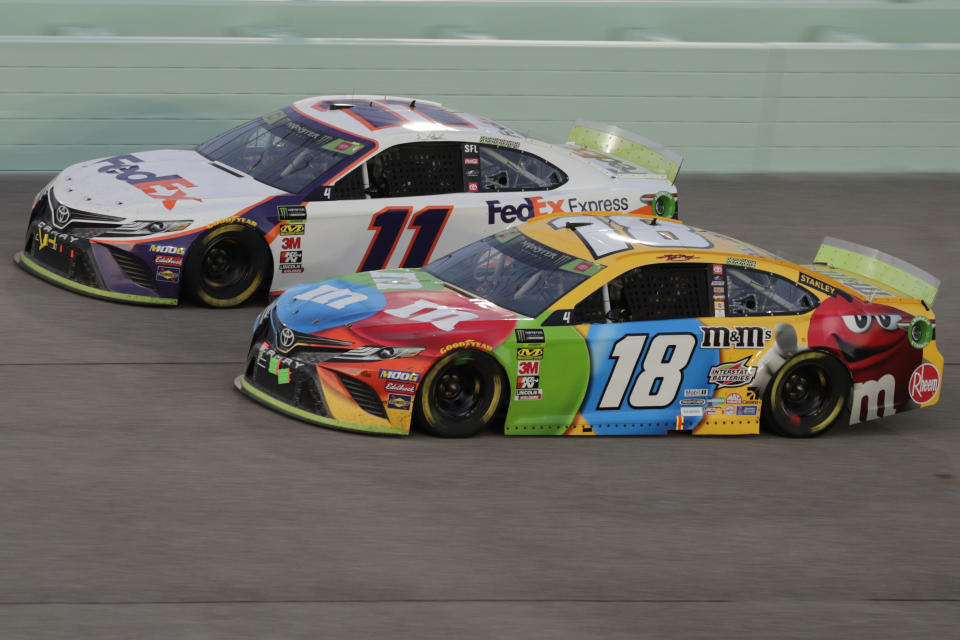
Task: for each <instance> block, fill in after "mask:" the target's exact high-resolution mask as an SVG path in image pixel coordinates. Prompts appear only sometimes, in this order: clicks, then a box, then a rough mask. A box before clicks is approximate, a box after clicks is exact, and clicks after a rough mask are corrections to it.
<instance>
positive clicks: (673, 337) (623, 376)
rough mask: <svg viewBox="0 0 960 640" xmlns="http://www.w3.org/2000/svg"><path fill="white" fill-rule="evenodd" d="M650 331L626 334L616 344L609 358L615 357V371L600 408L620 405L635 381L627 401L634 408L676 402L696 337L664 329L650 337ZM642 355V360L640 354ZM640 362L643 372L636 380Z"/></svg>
mask: <svg viewBox="0 0 960 640" xmlns="http://www.w3.org/2000/svg"><path fill="white" fill-rule="evenodd" d="M647 337H648V335H647V334H645V333H641V334H630V335H626V336H623V337H622V338H620V339H619V340H617V342H616V343H614V345H613V349H612V350H611V352H610V358H611V359H614V360H616V364H615V365H614V367H613V371H612V372H611V374H610V377H609V379H608V380H607V384H606V387H605V388H604V390H603V394H602V395H601V397H600V402H599V404H598V405H597V408H598V409H619V408H620V405H622V404H623V400H624V397H625V396H626V395H627V391H628V387H629V386H630V383H631V381H633V390H632V391H631V392H630V396H629V398H627V402H628V403H629V405H630V406H631V407H633V408H634V409H645V408H656V407H667V406H669V405H671V404H673V402H674V400H676V398H677V393H678V392H679V390H680V385H681V383H682V382H683V370H684V369H685V368H686V367H687V365H688V364H689V363H690V358H691V357H692V356H693V352H694V350H695V349H696V347H697V338H696V337H695V336H694V335H693V334H690V333H661V334H658V335H656V336H654V337H653V339H652V340H650V345H649V347H648V348H646V349H644V347H645V346H646V343H647ZM641 355H643V356H644V357H643V359H642V360H641V358H640V356H641ZM638 364H639V365H640V375H638V376H637V377H636V380H633V373H634V370H635V369H636V368H637V365H638Z"/></svg>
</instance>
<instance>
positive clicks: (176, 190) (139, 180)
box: [96, 154, 203, 209]
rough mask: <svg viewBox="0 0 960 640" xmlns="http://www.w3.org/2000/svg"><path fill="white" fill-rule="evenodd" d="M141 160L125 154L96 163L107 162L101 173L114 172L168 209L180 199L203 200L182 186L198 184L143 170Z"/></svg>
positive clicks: (187, 186) (175, 176) (181, 178)
mask: <svg viewBox="0 0 960 640" xmlns="http://www.w3.org/2000/svg"><path fill="white" fill-rule="evenodd" d="M141 162H143V160H141V159H140V158H138V157H137V156H134V155H130V154H125V155H120V156H113V157H112V158H107V159H105V160H99V161H97V163H96V164H101V163H106V165H105V166H103V167H100V168H99V169H98V171H99V172H100V173H109V174H113V176H114V177H115V178H116V179H117V180H123V181H124V182H126V183H128V184H131V185H133V186H135V187H136V188H137V189H140V191H142V192H143V193H144V194H146V195H148V196H150V197H151V198H156V199H157V200H161V201H162V202H163V206H164V207H166V208H167V209H173V207H174V206H175V205H176V204H177V202H179V201H180V200H196V201H197V202H203V200H201V199H200V198H191V197H190V196H188V195H187V194H186V192H185V191H184V190H183V189H181V187H183V188H187V189H191V188H193V187H196V186H197V185H195V184H193V183H192V182H190V181H189V180H187V179H185V178H184V177H183V176H178V175H169V176H158V175H157V174H155V173H152V172H150V171H143V170H141V169H140V164H139V163H141Z"/></svg>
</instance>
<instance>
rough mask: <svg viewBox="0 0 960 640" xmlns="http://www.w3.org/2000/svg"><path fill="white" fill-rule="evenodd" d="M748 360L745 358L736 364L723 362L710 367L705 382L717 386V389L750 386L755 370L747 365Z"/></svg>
mask: <svg viewBox="0 0 960 640" xmlns="http://www.w3.org/2000/svg"><path fill="white" fill-rule="evenodd" d="M749 359H750V358H749V357H747V358H744V359H742V360H737V361H736V362H723V363H720V364H718V365H717V366H715V367H710V373H709V374H708V376H707V382H709V383H710V384H715V385H717V388H724V387H742V386H744V385H747V384H750V383H751V382H753V378H754V376H756V375H757V368H756V367H751V366H748V365H747V360H749Z"/></svg>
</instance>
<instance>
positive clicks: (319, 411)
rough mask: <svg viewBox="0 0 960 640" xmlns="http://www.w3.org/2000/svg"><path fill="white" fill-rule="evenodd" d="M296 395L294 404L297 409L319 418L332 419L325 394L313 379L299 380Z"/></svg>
mask: <svg viewBox="0 0 960 640" xmlns="http://www.w3.org/2000/svg"><path fill="white" fill-rule="evenodd" d="M294 393H295V395H294V404H295V405H296V406H297V407H299V408H301V409H303V410H304V411H309V412H310V413H312V414H315V415H318V416H323V417H325V418H329V417H330V412H329V411H328V410H327V403H326V402H324V400H323V394H321V393H320V392H319V391H318V390H317V385H316V383H314V381H313V380H312V379H310V378H307V377H306V376H304V377H303V378H302V379H300V380H298V381H297V389H296V391H295V392H294Z"/></svg>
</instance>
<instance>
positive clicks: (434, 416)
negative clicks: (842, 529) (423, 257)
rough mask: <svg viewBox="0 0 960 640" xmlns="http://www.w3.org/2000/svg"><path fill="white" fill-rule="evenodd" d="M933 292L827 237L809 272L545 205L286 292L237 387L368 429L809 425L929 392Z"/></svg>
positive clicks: (572, 430) (694, 238)
mask: <svg viewBox="0 0 960 640" xmlns="http://www.w3.org/2000/svg"><path fill="white" fill-rule="evenodd" d="M938 287H939V280H937V279H936V278H934V277H933V276H931V275H930V274H928V273H926V272H924V271H922V270H920V269H918V268H916V267H914V266H912V265H909V264H907V263H905V262H903V261H901V260H898V259H896V258H893V257H892V256H888V255H886V254H883V253H880V252H878V251H874V250H871V249H867V248H866V247H861V246H859V245H855V244H852V243H848V242H844V241H841V240H835V239H831V238H828V239H827V240H825V241H824V243H823V245H822V246H821V248H820V251H819V252H818V254H817V256H816V258H815V264H813V265H808V266H800V265H796V264H793V263H790V262H787V261H785V260H782V259H780V258H778V257H776V256H774V255H772V254H770V253H768V252H766V251H764V250H762V249H759V248H757V247H754V246H752V245H750V244H747V243H744V242H740V241H737V240H734V239H733V238H729V237H727V236H724V235H721V234H718V233H713V232H709V231H705V230H703V229H697V228H694V227H690V226H687V225H684V224H682V223H680V222H677V221H674V220H667V219H662V218H657V217H654V216H636V215H619V214H615V213H606V214H605V213H599V214H581V215H560V214H551V215H545V216H541V217H537V218H535V219H533V220H531V221H529V222H527V223H525V224H523V225H520V226H517V227H513V228H510V229H507V230H505V231H502V232H500V233H497V234H494V235H492V236H489V237H487V238H485V239H483V240H480V241H478V242H475V243H473V244H471V245H468V246H467V247H464V248H462V249H459V250H457V251H454V252H453V253H451V254H449V255H446V256H444V257H442V258H440V259H438V260H436V261H434V262H433V263H431V264H429V265H427V266H426V267H423V268H422V269H399V270H397V269H395V270H384V271H374V272H366V273H356V274H351V275H347V276H342V277H340V278H338V279H334V280H326V281H322V282H315V283H310V284H303V285H298V286H295V287H292V288H290V289H289V290H288V291H286V292H285V293H284V294H283V295H282V296H280V297H279V298H278V299H277V300H276V301H275V302H274V303H272V304H271V305H270V306H269V307H268V308H267V309H266V310H265V311H264V313H262V314H261V315H260V318H259V319H258V321H257V323H256V326H255V329H254V337H253V340H252V342H251V346H250V348H249V351H248V355H247V367H246V371H245V373H244V375H242V376H240V377H239V378H238V379H237V384H238V386H239V387H240V389H241V390H242V391H243V392H244V393H246V394H247V395H249V396H251V397H253V398H254V399H256V400H258V401H260V402H262V403H264V404H267V405H269V406H271V407H273V408H275V409H278V410H280V411H282V412H285V413H287V414H289V415H292V416H295V417H298V418H300V419H303V420H306V421H310V422H314V423H318V424H323V425H327V426H331V427H335V428H341V429H348V430H357V431H372V432H378V433H393V434H403V433H407V432H408V431H409V429H410V428H411V424H418V425H420V426H421V427H422V428H423V429H425V430H427V431H428V432H431V433H434V434H436V435H441V436H468V435H472V434H474V433H476V432H478V431H479V430H481V429H483V428H485V427H486V426H487V425H489V424H491V423H494V422H497V423H499V421H501V420H502V421H503V424H504V428H505V431H506V433H508V434H530V435H533V434H555V435H631V434H665V433H667V432H670V431H688V432H692V433H694V434H698V435H704V434H710V435H719V434H750V433H757V432H758V431H759V429H760V425H761V421H762V422H763V423H764V424H766V425H767V426H768V427H769V428H770V429H771V430H773V431H775V432H777V433H779V434H782V435H786V436H801V437H802V436H815V435H819V434H821V433H823V432H824V431H826V430H827V429H828V428H829V427H830V426H831V425H834V424H836V423H838V422H842V421H847V420H849V422H851V423H856V422H860V421H864V420H870V419H873V418H878V417H881V416H889V415H892V414H893V413H896V412H900V411H905V410H907V409H912V408H916V407H921V406H929V405H932V404H934V403H936V402H937V400H938V399H939V396H940V381H941V375H942V372H943V358H942V356H941V355H940V353H939V352H938V351H937V348H936V344H935V342H934V316H933V313H932V311H931V310H930V305H931V304H932V303H933V299H934V297H935V296H936V292H937V288H938Z"/></svg>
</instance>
